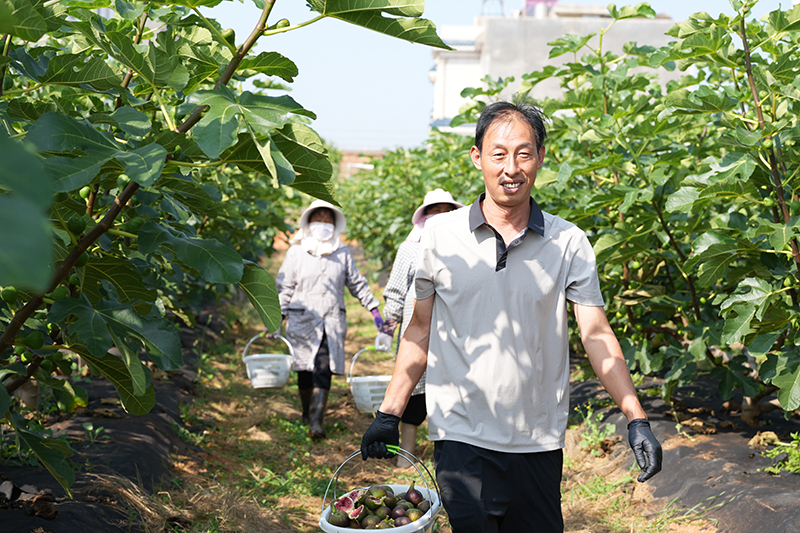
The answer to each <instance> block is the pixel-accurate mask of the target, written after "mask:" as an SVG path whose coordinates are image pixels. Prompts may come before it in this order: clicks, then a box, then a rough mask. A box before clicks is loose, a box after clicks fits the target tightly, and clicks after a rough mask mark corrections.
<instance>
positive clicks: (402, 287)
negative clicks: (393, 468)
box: [383, 189, 463, 466]
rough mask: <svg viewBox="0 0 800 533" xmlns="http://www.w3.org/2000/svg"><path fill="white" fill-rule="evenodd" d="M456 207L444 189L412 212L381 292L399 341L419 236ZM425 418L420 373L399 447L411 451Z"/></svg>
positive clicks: (405, 321) (411, 291)
mask: <svg viewBox="0 0 800 533" xmlns="http://www.w3.org/2000/svg"><path fill="white" fill-rule="evenodd" d="M459 207H463V205H462V204H460V203H459V202H456V201H455V200H454V199H453V196H452V195H451V194H450V193H449V192H447V191H445V190H443V189H436V190H433V191H429V192H428V193H427V194H426V195H425V199H424V200H423V201H422V205H420V206H419V207H418V208H417V209H416V211H414V215H413V216H412V217H411V222H412V224H414V229H413V230H411V233H410V234H409V235H408V237H406V240H405V241H403V242H402V243H401V244H400V247H399V248H398V249H397V255H395V258H394V263H393V264H392V271H391V273H390V274H389V280H388V281H387V282H386V288H385V289H384V291H383V298H384V299H385V300H386V305H385V306H384V307H383V314H384V316H385V317H386V327H385V328H384V331H390V330H392V328H393V327H394V326H395V325H396V323H398V322H399V323H400V335H399V336H398V338H402V336H403V333H404V332H405V329H406V326H408V322H409V321H410V320H411V313H412V311H413V310H414V296H415V295H414V276H415V275H416V273H417V249H418V248H419V241H420V238H421V237H422V230H423V228H424V227H425V223H426V222H427V221H428V220H429V219H430V218H431V217H433V216H436V215H440V214H442V213H446V212H448V211H453V210H455V209H458V208H459ZM426 416H427V412H426V408H425V375H424V374H423V376H422V378H421V379H420V380H419V383H418V384H417V386H416V387H415V388H414V391H413V392H412V394H411V398H410V399H409V401H408V406H407V407H406V410H405V412H403V416H402V417H401V418H400V421H401V422H402V425H401V426H400V447H401V448H403V449H404V450H408V451H410V452H412V453H413V452H414V444H415V442H416V440H417V429H418V428H419V425H420V424H422V422H423V421H424V420H425V417H426ZM408 464H409V463H408V461H407V460H406V459H403V458H402V457H400V456H399V455H398V456H397V466H403V465H408Z"/></svg>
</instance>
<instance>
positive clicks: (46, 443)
mask: <svg viewBox="0 0 800 533" xmlns="http://www.w3.org/2000/svg"><path fill="white" fill-rule="evenodd" d="M6 420H7V421H8V423H9V424H10V425H11V427H13V428H14V433H16V436H17V438H18V439H19V441H20V443H21V444H22V445H23V446H24V447H25V448H27V449H29V450H31V451H32V452H33V454H34V455H35V456H36V458H37V459H38V460H39V462H40V463H42V465H44V467H45V468H46V469H47V471H48V472H50V475H52V476H53V477H54V478H55V480H56V481H58V484H59V485H61V488H62V489H64V492H66V493H67V496H69V497H70V498H72V491H71V490H70V487H71V486H72V484H73V483H75V473H74V472H73V471H72V469H71V468H70V467H69V466H68V464H67V462H66V461H65V459H66V458H67V457H69V456H70V455H72V452H71V450H70V449H69V446H68V445H67V444H66V443H64V442H63V441H57V440H54V439H45V438H44V437H42V436H41V435H37V434H36V433H33V432H32V431H30V430H28V429H27V427H26V426H27V423H26V421H25V419H23V418H22V417H21V416H20V415H18V414H16V413H8V414H7V415H6Z"/></svg>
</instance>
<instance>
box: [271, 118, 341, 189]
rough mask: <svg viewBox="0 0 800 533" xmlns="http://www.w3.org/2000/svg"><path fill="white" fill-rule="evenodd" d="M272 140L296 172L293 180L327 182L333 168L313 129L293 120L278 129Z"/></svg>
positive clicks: (321, 142) (320, 140) (322, 144)
mask: <svg viewBox="0 0 800 533" xmlns="http://www.w3.org/2000/svg"><path fill="white" fill-rule="evenodd" d="M274 141H275V144H276V145H277V146H278V148H279V149H280V151H281V153H282V154H283V155H284V157H285V158H286V159H287V161H288V162H289V163H290V164H291V168H292V169H294V172H296V173H297V174H298V176H297V177H296V178H295V181H298V180H299V181H313V182H327V181H328V180H330V179H331V176H332V174H333V168H332V166H331V162H330V160H329V159H328V153H327V150H326V148H325V145H324V143H323V141H322V139H321V138H320V137H319V135H317V133H316V132H315V131H314V130H312V129H311V128H309V127H308V126H306V125H305V124H299V123H296V122H293V123H290V124H287V125H286V126H285V127H283V128H282V129H281V130H280V131H278V132H277V135H275V136H274Z"/></svg>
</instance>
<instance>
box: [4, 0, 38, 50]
mask: <svg viewBox="0 0 800 533" xmlns="http://www.w3.org/2000/svg"><path fill="white" fill-rule="evenodd" d="M41 4H42V1H41V0H38V1H35V2H32V1H31V0H4V1H3V2H2V5H0V34H5V33H10V34H11V35H13V36H15V37H19V38H20V39H22V40H24V41H31V42H36V41H38V40H39V39H41V38H42V36H43V35H44V34H45V32H46V31H47V23H46V21H45V17H44V16H43V15H42V13H41V12H40V11H39V9H41ZM37 8H38V9H37Z"/></svg>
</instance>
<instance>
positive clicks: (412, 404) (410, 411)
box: [400, 394, 428, 426]
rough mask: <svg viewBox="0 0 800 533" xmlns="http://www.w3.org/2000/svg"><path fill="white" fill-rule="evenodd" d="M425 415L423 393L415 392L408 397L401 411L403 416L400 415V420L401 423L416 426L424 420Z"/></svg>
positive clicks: (426, 413)
mask: <svg viewBox="0 0 800 533" xmlns="http://www.w3.org/2000/svg"><path fill="white" fill-rule="evenodd" d="M427 415H428V411H427V407H426V406H425V395H424V394H417V395H414V396H412V397H411V398H409V399H408V405H406V410H405V411H403V416H402V417H400V420H401V421H402V422H403V424H409V425H411V426H418V425H420V424H422V423H423V422H424V421H425V417H426V416H427Z"/></svg>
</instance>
